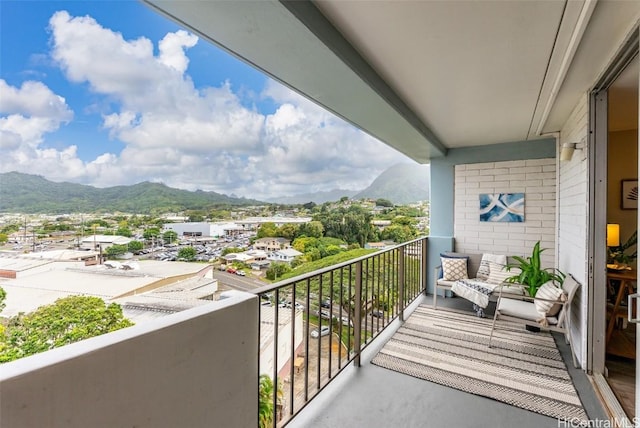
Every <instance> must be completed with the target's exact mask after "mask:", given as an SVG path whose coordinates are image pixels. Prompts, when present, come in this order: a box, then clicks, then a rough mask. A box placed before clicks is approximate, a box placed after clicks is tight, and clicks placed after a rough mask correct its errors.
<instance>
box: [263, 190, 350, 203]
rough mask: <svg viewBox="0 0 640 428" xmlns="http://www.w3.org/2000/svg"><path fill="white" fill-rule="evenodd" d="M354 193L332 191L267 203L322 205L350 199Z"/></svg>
mask: <svg viewBox="0 0 640 428" xmlns="http://www.w3.org/2000/svg"><path fill="white" fill-rule="evenodd" d="M356 193H358V191H357V190H344V189H334V190H329V191H326V192H315V193H304V194H301V195H294V196H283V197H280V198H273V199H270V200H269V202H273V203H276V204H288V205H295V204H306V203H307V202H315V203H316V204H323V203H325V202H333V201H338V200H340V198H342V197H343V196H348V197H349V198H351V197H352V196H353V195H355V194H356Z"/></svg>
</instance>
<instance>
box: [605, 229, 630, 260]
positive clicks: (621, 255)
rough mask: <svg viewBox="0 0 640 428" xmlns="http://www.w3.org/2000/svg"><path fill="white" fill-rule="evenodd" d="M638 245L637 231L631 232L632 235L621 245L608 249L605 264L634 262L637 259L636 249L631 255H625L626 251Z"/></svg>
mask: <svg viewBox="0 0 640 428" xmlns="http://www.w3.org/2000/svg"><path fill="white" fill-rule="evenodd" d="M637 243H638V231H637V230H636V231H635V232H633V235H631V236H630V237H629V239H627V242H625V243H624V244H622V245H619V246H617V247H608V254H607V263H624V264H627V263H630V262H632V261H634V260H635V259H636V258H637V257H638V250H637V248H636V249H635V250H634V251H633V253H630V254H627V253H626V251H627V250H629V249H630V248H631V247H635V246H636V244H637Z"/></svg>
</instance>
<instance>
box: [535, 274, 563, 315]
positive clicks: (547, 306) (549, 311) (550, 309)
mask: <svg viewBox="0 0 640 428" xmlns="http://www.w3.org/2000/svg"><path fill="white" fill-rule="evenodd" d="M566 298H567V296H566V295H565V294H564V291H563V290H562V288H560V287H557V286H556V285H555V284H554V283H553V281H547V282H545V283H544V284H542V285H541V286H540V288H538V291H537V292H536V298H534V299H533V303H534V304H535V305H536V311H537V312H538V313H539V314H540V315H541V316H544V317H545V318H546V317H553V316H556V315H557V314H558V312H560V309H561V308H562V305H561V304H560V303H553V302H547V301H544V300H540V299H547V300H560V301H564V300H566Z"/></svg>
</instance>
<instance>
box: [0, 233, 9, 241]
mask: <svg viewBox="0 0 640 428" xmlns="http://www.w3.org/2000/svg"><path fill="white" fill-rule="evenodd" d="M8 240H9V235H7V234H6V233H0V244H4V243H6V242H7V241H8Z"/></svg>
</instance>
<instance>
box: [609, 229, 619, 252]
mask: <svg viewBox="0 0 640 428" xmlns="http://www.w3.org/2000/svg"><path fill="white" fill-rule="evenodd" d="M618 246H620V225H619V224H607V247H618Z"/></svg>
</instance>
